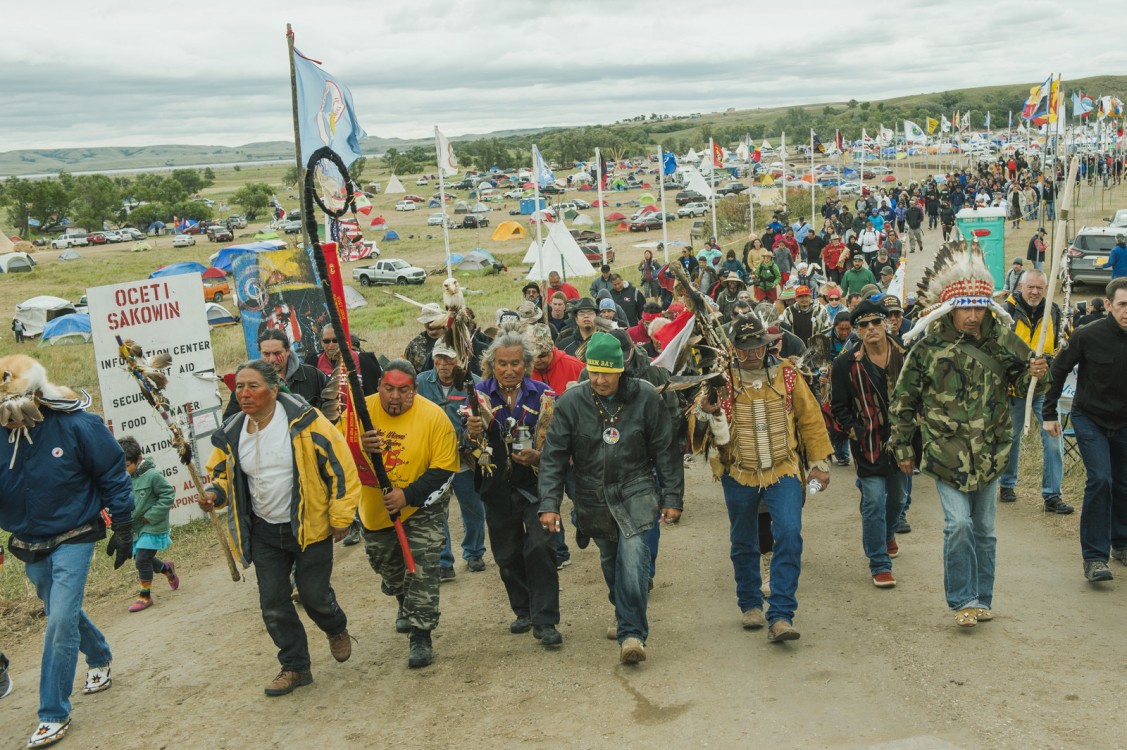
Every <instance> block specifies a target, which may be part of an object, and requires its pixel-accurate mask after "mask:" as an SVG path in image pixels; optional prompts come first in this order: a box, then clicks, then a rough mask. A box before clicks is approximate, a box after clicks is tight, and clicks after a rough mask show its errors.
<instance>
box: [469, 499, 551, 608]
mask: <svg viewBox="0 0 1127 750" xmlns="http://www.w3.org/2000/svg"><path fill="white" fill-rule="evenodd" d="M483 499H484V500H485V526H486V529H487V530H488V531H489V548H490V549H492V550H493V560H494V562H496V563H497V567H498V568H499V569H500V572H501V582H502V583H504V584H505V593H506V594H508V597H509V606H510V607H512V610H513V614H515V615H516V616H517V617H527V618H529V619H530V620H531V621H532V624H533V625H558V624H559V621H560V575H559V573H558V572H557V571H556V557H555V554H554V553H553V552H552V547H551V544H550V543H549V539H548V532H547V531H545V530H544V527H543V526H541V525H540V514H539V512H538V509H537V506H536V505H533V504H532V503H530V502H528V499H527V498H525V496H524V495H522V494H521V493H520V492H519V491H517V490H515V489H512V488H510V487H509V485H508V484H507V483H504V482H502V483H500V485H499V486H498V487H496V488H495V489H494V490H493V491H491V492H489V493H488V494H487V496H486V497H484V498H483Z"/></svg>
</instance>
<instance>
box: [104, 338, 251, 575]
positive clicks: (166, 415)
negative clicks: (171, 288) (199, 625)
mask: <svg viewBox="0 0 1127 750" xmlns="http://www.w3.org/2000/svg"><path fill="white" fill-rule="evenodd" d="M115 338H117V350H118V353H119V354H120V355H121V358H122V360H123V361H124V362H125V369H126V370H127V371H128V372H129V374H130V375H131V376H132V377H133V380H134V381H135V382H136V383H137V385H138V387H140V389H141V395H142V396H144V397H145V400H146V401H148V402H149V405H151V406H152V407H153V409H154V410H156V413H157V414H159V415H160V418H161V421H162V422H164V426H165V428H166V429H167V430H168V432H169V435H170V436H171V437H172V445H173V447H174V448H176V453H177V455H179V457H180V463H182V464H184V465H185V466H186V467H188V473H189V474H191V475H192V484H193V485H195V487H196V492H198V493H199V496H200V497H203V481H202V480H201V479H200V474H199V472H198V471H196V465H195V464H194V463H192V448H193V446H192V444H191V443H190V442H189V441H188V439H187V438H185V437H184V432H183V430H181V429H180V425H179V424H177V423H176V420H175V419H173V418H172V414H171V412H170V411H169V408H168V397H167V396H165V395H164V391H163V389H162V388H160V387H158V384H157V383H155V382H153V380H152V379H151V378H150V376H147V375H146V374H145V372H144V371H143V370H142V368H141V365H140V363H138V361H137V357H138V356H140V354H138V353H137V352H138V350H137V348H136V345H135V344H134V343H133V342H132V341H122V340H121V336H116V337H115ZM169 364H171V360H169ZM207 516H208V518H210V519H211V527H212V528H213V529H215V535H216V536H217V537H219V546H220V547H221V548H222V549H223V556H224V557H225V558H226V559H227V570H229V571H230V573H231V580H232V581H241V580H243V576H242V574H241V573H240V572H239V567H238V565H236V564H235V556H234V555H232V554H231V544H230V543H229V542H228V541H227V530H226V529H224V528H223V525H222V524H221V523H220V522H219V516H217V515H215V511H213V510H209V511H207Z"/></svg>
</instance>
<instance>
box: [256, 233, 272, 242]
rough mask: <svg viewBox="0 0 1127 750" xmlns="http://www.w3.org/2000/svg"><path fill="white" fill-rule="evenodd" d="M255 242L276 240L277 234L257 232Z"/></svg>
mask: <svg viewBox="0 0 1127 750" xmlns="http://www.w3.org/2000/svg"><path fill="white" fill-rule="evenodd" d="M254 238H255V239H256V240H276V239H278V233H277V232H259V233H258V234H256V235H255V236H254Z"/></svg>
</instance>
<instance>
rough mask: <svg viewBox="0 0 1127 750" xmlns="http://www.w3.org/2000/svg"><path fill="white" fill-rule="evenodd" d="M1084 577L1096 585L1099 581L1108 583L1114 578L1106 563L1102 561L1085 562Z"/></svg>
mask: <svg viewBox="0 0 1127 750" xmlns="http://www.w3.org/2000/svg"><path fill="white" fill-rule="evenodd" d="M1084 577H1085V578H1087V579H1088V581H1089V582H1090V583H1097V582H1099V581H1110V580H1111V579H1112V578H1114V577H1115V576H1113V575H1112V574H1111V569H1110V568H1108V567H1107V563H1105V562H1104V561H1103V560H1085V561H1084Z"/></svg>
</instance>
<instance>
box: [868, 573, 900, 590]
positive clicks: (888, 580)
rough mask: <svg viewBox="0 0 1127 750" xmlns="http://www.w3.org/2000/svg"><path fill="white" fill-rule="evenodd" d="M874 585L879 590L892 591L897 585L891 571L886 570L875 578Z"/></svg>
mask: <svg viewBox="0 0 1127 750" xmlns="http://www.w3.org/2000/svg"><path fill="white" fill-rule="evenodd" d="M873 585H874V586H876V587H877V588H878V589H890V588H892V587H893V586H895V585H896V579H895V578H893V577H892V573H891V572H890V571H887V570H886V571H884V572H883V573H877V574H876V575H875V576H873Z"/></svg>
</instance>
